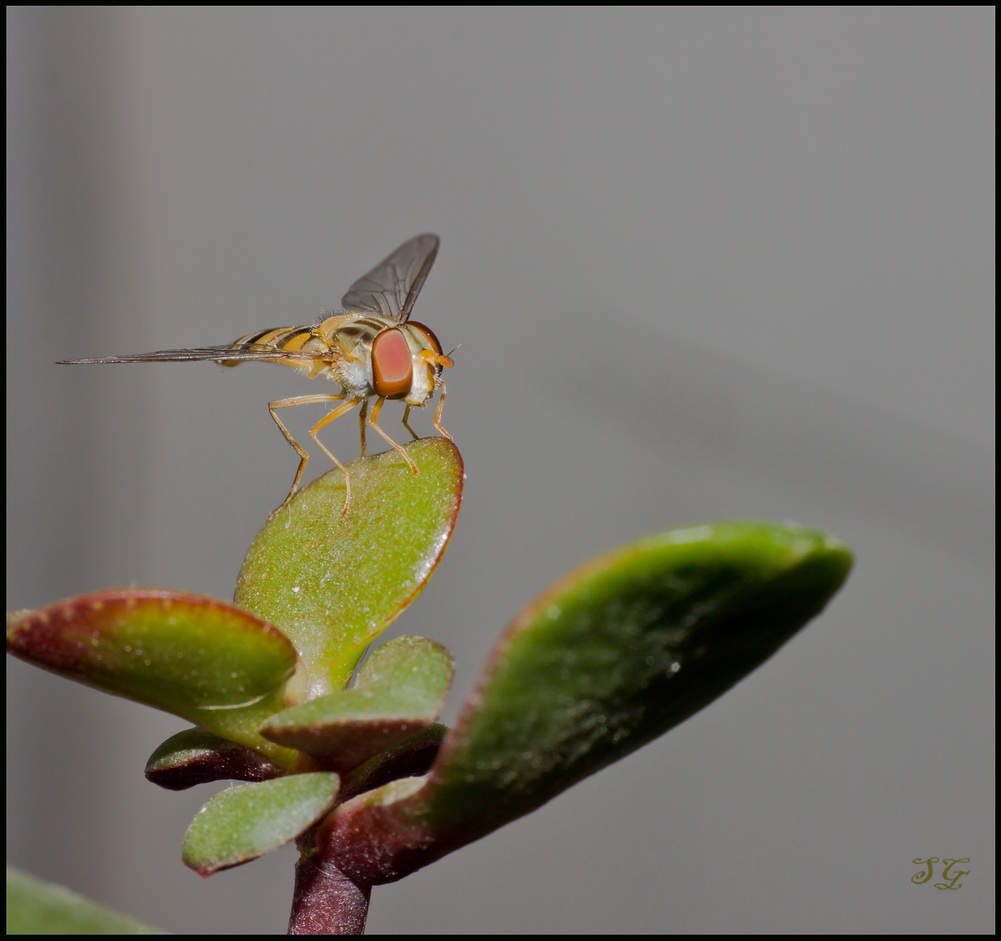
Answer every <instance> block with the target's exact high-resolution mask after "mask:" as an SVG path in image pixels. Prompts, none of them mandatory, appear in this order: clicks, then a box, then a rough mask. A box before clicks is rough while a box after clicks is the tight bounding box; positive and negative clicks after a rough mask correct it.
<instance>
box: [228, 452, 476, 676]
mask: <svg viewBox="0 0 1001 941" xmlns="http://www.w3.org/2000/svg"><path fill="white" fill-rule="evenodd" d="M406 451H407V453H408V454H409V455H410V457H411V458H412V459H413V461H414V462H415V463H416V465H417V467H418V468H419V470H420V473H419V474H418V475H417V476H414V475H413V474H412V473H411V472H410V468H409V467H408V466H407V463H406V461H404V459H403V457H402V456H401V455H399V454H397V453H396V452H395V451H388V452H386V453H384V454H378V455H375V456H373V457H366V458H361V459H359V460H357V461H353V462H352V463H350V464H348V465H347V467H348V471H349V473H350V474H351V494H352V497H351V506H350V509H349V511H348V513H347V514H346V515H345V516H343V517H342V515H341V513H342V510H343V509H344V492H345V488H344V476H343V474H341V472H340V471H337V470H334V471H331V472H330V473H328V474H326V475H325V476H323V477H321V478H319V479H318V480H315V481H313V483H311V484H310V485H309V486H307V487H305V488H304V489H303V490H302V491H301V492H300V493H299V494H297V496H296V497H295V499H294V500H292V502H291V503H290V504H289V505H288V506H286V507H284V508H283V509H282V510H280V511H279V512H278V513H277V514H276V515H275V517H274V519H272V520H271V521H270V522H268V523H267V524H266V525H265V526H264V528H263V529H262V530H261V532H260V533H259V534H258V536H257V538H256V539H255V541H254V543H253V545H252V546H251V547H250V550H249V552H248V553H247V557H246V559H245V561H244V564H243V569H242V571H241V573H240V578H239V580H238V582H237V587H236V596H235V597H236V603H237V604H238V605H240V606H241V607H244V608H246V609H247V610H248V611H253V612H254V613H256V614H257V615H258V616H259V617H261V618H263V619H265V620H267V621H270V622H271V623H273V624H277V625H278V626H279V627H280V628H281V629H282V631H283V632H284V633H285V634H286V635H287V636H288V637H289V639H290V640H291V641H292V642H293V643H294V644H295V646H296V649H297V650H298V651H299V654H300V656H301V657H302V659H303V662H304V664H305V667H304V672H305V678H304V685H305V687H307V688H308V689H309V691H310V695H311V696H317V695H323V694H326V693H330V692H333V691H335V690H339V689H343V688H344V687H345V686H346V684H347V681H348V679H349V677H350V676H351V673H352V671H353V670H354V668H355V666H356V665H357V663H358V661H359V659H360V658H361V656H362V654H363V653H364V652H365V649H366V647H367V646H368V644H369V643H370V642H371V641H372V640H373V639H374V638H375V637H377V636H378V635H379V634H380V633H381V632H382V631H383V630H385V629H386V627H388V626H389V624H390V623H391V622H392V621H393V619H394V618H395V617H396V616H397V614H399V613H400V611H401V610H403V608H405V607H406V606H407V605H408V604H409V603H410V602H411V601H412V600H413V598H414V597H415V596H416V595H417V594H418V593H419V592H420V591H421V589H422V588H423V587H424V585H425V584H426V583H427V581H428V579H429V578H430V577H431V573H432V572H433V571H434V568H435V566H436V565H437V564H438V561H439V560H440V559H441V556H442V554H443V553H444V551H445V547H446V545H447V543H448V540H449V538H450V537H451V535H452V530H453V528H454V526H455V521H456V518H457V516H458V512H459V504H460V502H461V499H462V482H463V469H462V459H461V457H460V456H459V452H458V450H457V449H456V447H455V445H453V444H452V442H450V441H447V440H446V439H444V438H426V439H422V440H420V441H413V442H411V443H410V444H409V445H407V446H406Z"/></svg>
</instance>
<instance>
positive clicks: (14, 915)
mask: <svg viewBox="0 0 1001 941" xmlns="http://www.w3.org/2000/svg"><path fill="white" fill-rule="evenodd" d="M7 934H164V932H162V931H160V930H159V929H157V928H148V927H146V925H142V924H140V923H139V922H138V921H134V920H133V919H131V918H128V917H126V916H125V915H119V914H118V912H113V911H111V910H110V909H107V908H105V907H104V906H103V905H98V904H97V902H92V901H91V900H90V899H86V898H84V897H83V896H82V895H77V894H76V892H71V891H70V890H69V889H64V888H63V887H62V886H58V885H51V884H50V883H47V882H42V881H41V880H39V879H35V878H33V877H32V876H28V875H25V874H24V873H22V872H18V871H17V870H16V869H12V868H11V867H10V866H8V867H7Z"/></svg>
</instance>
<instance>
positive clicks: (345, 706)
mask: <svg viewBox="0 0 1001 941" xmlns="http://www.w3.org/2000/svg"><path fill="white" fill-rule="evenodd" d="M453 669H454V662H453V659H452V655H451V654H450V653H449V652H448V650H446V649H445V648H444V647H443V646H442V645H441V644H437V643H435V642H434V641H432V640H428V639H427V638H426V637H398V638H396V639H395V640H391V641H389V642H388V643H385V644H383V645H382V646H381V647H379V648H377V649H376V650H374V651H373V652H372V654H371V656H369V658H368V659H367V660H366V661H365V663H364V664H363V666H362V668H361V669H360V670H359V671H358V676H357V677H356V679H355V682H354V684H353V686H352V687H351V689H344V690H339V691H337V692H335V693H329V694H328V695H326V696H319V697H317V698H316V699H312V700H310V701H309V702H305V703H303V704H302V705H299V706H293V707H292V708H291V709H286V710H285V711H284V712H279V713H278V714H277V715H274V716H272V717H271V719H270V720H269V721H268V722H267V723H265V725H264V727H263V728H262V729H261V734H262V735H264V736H265V737H266V738H269V739H270V740H271V741H273V742H277V743H278V744H280V745H285V746H287V747H288V748H296V749H299V750H300V751H304V752H306V753H307V754H310V755H314V756H316V757H318V758H320V759H322V762H321V764H322V766H323V767H324V768H327V769H329V770H333V771H339V772H344V771H350V770H351V769H353V768H356V767H358V765H360V764H361V763H362V762H364V761H366V760H367V759H369V758H371V757H372V756H373V755H377V754H378V753H379V752H382V751H385V750H386V749H387V748H391V747H393V746H395V745H398V744H400V743H402V742H404V741H406V740H407V739H409V738H413V737H414V736H415V735H416V734H417V733H418V732H420V731H422V730H423V729H426V728H428V727H429V726H430V725H431V724H432V723H433V722H434V720H435V719H437V718H438V715H439V713H440V712H441V709H442V706H444V704H445V697H446V696H447V695H448V690H449V687H450V686H451V683H452V673H453Z"/></svg>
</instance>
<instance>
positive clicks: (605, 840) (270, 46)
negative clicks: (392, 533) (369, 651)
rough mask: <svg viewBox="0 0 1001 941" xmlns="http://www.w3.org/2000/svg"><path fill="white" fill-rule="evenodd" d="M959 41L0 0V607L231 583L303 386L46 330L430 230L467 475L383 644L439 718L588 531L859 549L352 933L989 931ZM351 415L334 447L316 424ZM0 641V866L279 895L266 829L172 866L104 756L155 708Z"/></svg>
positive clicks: (338, 268) (974, 307)
mask: <svg viewBox="0 0 1001 941" xmlns="http://www.w3.org/2000/svg"><path fill="white" fill-rule="evenodd" d="M994 30H995V21H994V10H993V8H966V9H962V8H957V9H935V8H927V9H926V8H910V9H908V8H900V9H897V8H894V9H875V10H862V9H849V10H845V9H790V10H775V9H719V10H707V9H655V8H642V9H615V10H611V9H600V8H599V9H591V8H576V9H573V8H559V9H541V10H529V9H469V8H467V9H461V8H458V9H452V8H449V9H443V8H434V7H428V8H335V9H280V10H278V9H240V8H234V9H201V10H192V9H179V8H167V9H149V8H145V9H129V8H115V9H111V8H73V9H68V8H23V7H22V8H8V10H7V158H8V164H7V237H8V241H7V262H8V265H7V272H8V275H7V279H8V280H7V305H8V306H7V309H8V316H7V454H8V458H7V509H8V516H7V576H8V579H7V580H8V590H7V605H8V608H23V607H31V606H36V605H40V604H43V603H46V602H51V601H54V600H57V599H59V598H63V597H67V596H70V595H74V594H78V593H82V592H86V591H91V590H96V589H99V588H107V587H112V586H119V585H129V584H138V585H154V586H168V587H175V588H182V589H188V590H192V591H197V592H203V593H206V594H209V595H215V596H219V597H228V596H229V595H230V593H231V591H232V586H233V583H234V580H235V577H236V573H237V571H238V569H239V566H240V562H241V558H242V554H243V552H244V550H245V548H246V546H247V545H248V544H249V542H250V540H251V538H252V537H253V535H254V533H255V532H256V530H257V529H258V528H259V526H260V525H261V524H262V523H263V521H264V519H265V514H266V513H267V511H268V510H270V509H272V508H273V507H274V506H276V505H277V503H278V502H279V501H280V500H281V498H282V497H283V496H284V494H285V492H286V488H287V487H288V484H289V481H290V479H291V475H292V472H293V470H294V466H295V458H294V455H293V454H292V452H291V449H289V448H288V446H287V445H286V444H285V443H284V442H283V441H282V439H281V436H280V435H279V433H278V432H277V430H276V429H275V428H274V426H273V424H272V422H271V419H270V418H269V417H268V414H267V410H266V406H265V403H266V402H267V401H268V400H269V399H274V398H279V397H283V396H288V395H295V394H297V393H303V392H316V391H333V390H332V389H325V388H324V389H320V388H317V387H316V385H315V384H308V383H306V382H305V381H304V380H303V379H301V378H300V377H297V376H296V375H295V374H294V373H292V372H290V371H288V370H282V369H277V368H273V367H270V366H269V367H266V368H265V367H263V366H256V365H248V366H245V367H243V368H241V369H238V370H233V371H230V370H221V369H219V368H217V367H215V366H213V365H211V364H204V363H203V364H188V365H184V364H181V365H170V366H121V367H109V368H98V367H88V368H84V367H79V368H69V367H62V366H55V365H54V361H55V360H57V359H62V358H67V357H77V356H92V355H102V354H109V353H121V352H139V351H146V350H153V349H158V348H164V347H179V346H197V345H202V344H212V343H222V342H227V341H230V340H232V339H233V338H235V337H237V336H241V335H243V334H245V333H247V332H249V331H251V330H254V329H257V328H264V327H272V326H283V325H288V324H299V323H307V322H310V321H312V319H313V318H314V317H315V316H316V315H317V314H318V313H319V312H320V310H321V309H322V308H331V307H334V306H336V305H337V304H338V301H339V298H340V296H341V294H343V292H344V291H345V290H346V289H347V287H348V286H349V285H350V283H351V282H352V281H353V280H354V279H355V278H357V277H358V276H359V275H361V274H362V273H364V272H365V271H366V270H368V268H370V267H371V266H372V265H374V264H375V263H376V262H378V261H379V260H380V259H381V258H383V257H384V256H385V255H386V254H387V253H388V252H389V251H390V250H391V249H393V248H394V247H395V246H396V245H398V244H399V243H400V242H402V241H404V240H405V239H407V238H409V237H410V236H412V235H415V234H417V233H419V232H423V231H433V232H437V233H438V234H439V235H440V236H441V238H442V250H441V252H440V254H439V257H438V261H437V263H436V265H435V268H434V270H433V272H432V273H431V277H430V278H429V279H428V282H427V285H426V286H425V288H424V291H423V294H422V295H421V298H420V301H419V304H418V306H417V310H416V317H417V319H420V320H422V321H425V322H427V323H428V324H429V325H431V326H432V327H433V329H434V330H435V331H436V332H437V333H438V335H439V336H440V337H441V339H442V342H443V343H444V344H445V346H446V349H449V348H451V347H452V346H455V345H457V344H461V348H460V349H459V351H458V353H457V354H456V361H457V364H456V368H455V369H454V370H453V371H452V372H451V373H450V374H449V376H448V382H449V400H448V404H447V406H446V408H445V414H444V421H445V424H446V426H447V427H448V428H449V430H450V431H451V432H452V433H453V434H454V435H455V437H456V440H457V442H458V443H459V445H460V447H461V448H462V452H463V455H464V457H465V461H466V468H467V474H468V484H467V489H466V496H465V504H464V507H463V511H462V517H461V519H460V521H459V526H458V529H457V531H456V534H455V537H454V540H453V543H452V546H451V551H450V552H449V554H448V556H447V557H446V559H445V561H444V563H443V564H442V566H441V567H440V569H439V570H438V572H437V574H436V575H435V578H434V580H433V582H432V584H431V585H430V587H429V588H428V589H427V591H426V592H425V593H424V594H423V595H422V596H421V598H420V599H418V601H417V602H416V603H415V604H414V605H413V607H412V608H411V609H410V610H408V611H407V612H406V613H405V614H404V615H403V616H402V617H401V618H400V620H399V621H397V623H396V624H395V625H394V626H393V628H392V629H391V631H390V633H389V634H388V635H387V636H395V635H396V634H399V633H416V634H425V635H427V636H430V637H433V638H435V639H437V640H439V641H441V642H443V643H445V644H446V645H447V646H449V647H450V648H451V649H452V650H453V651H454V653H455V654H456V658H457V661H458V673H457V678H456V689H455V692H454V696H453V703H452V705H451V706H450V707H449V711H448V713H447V715H446V718H447V719H450V718H452V717H454V715H455V711H456V707H457V704H458V702H459V701H460V700H461V698H462V697H463V696H464V695H465V694H466V692H467V691H468V689H469V688H470V686H471V684H472V682H473V680H474V677H475V675H476V671H477V669H478V665H479V663H480V662H481V661H482V660H483V658H484V657H485V655H486V653H487V651H488V650H489V648H490V646H491V644H492V643H493V640H494V639H495V637H496V636H497V634H498V633H499V631H500V630H501V629H502V628H503V626H504V625H505V623H506V622H507V621H508V620H509V619H510V618H511V617H512V616H513V615H514V614H515V613H516V612H517V611H518V610H519V609H520V607H521V606H522V605H523V604H525V603H527V602H528V601H529V600H530V599H531V598H532V597H533V596H534V595H536V594H537V593H538V592H540V591H541V590H542V589H544V588H545V587H546V586H547V585H548V584H549V583H550V582H551V581H552V580H554V579H555V578H557V577H558V576H560V575H562V574H563V573H565V572H566V571H567V570H569V569H570V568H572V567H574V566H576V565H577V564H579V563H581V562H583V561H585V560H586V559H587V558H589V557H590V556H592V555H595V554H597V553H599V552H602V551H604V550H605V549H607V548H610V547H611V546H614V545H616V544H621V543H623V542H627V541H630V540H632V539H634V538H636V537H638V536H640V535H643V534H646V533H649V532H653V531H657V530H662V529H668V528H671V527H675V526H681V525H685V524H689V523H694V522H700V521H704V520H710V519H726V518H736V517H741V518H742V517H752V518H775V519H785V518H792V519H796V520H798V521H800V522H802V523H804V524H808V525H811V526H815V527H818V528H822V529H826V530H828V531H830V532H832V533H834V534H836V535H838V536H840V537H841V538H842V539H844V540H845V541H846V542H847V543H849V544H850V545H851V546H852V547H853V548H854V549H855V551H856V553H857V563H856V568H855V571H854V573H853V574H852V576H851V578H850V579H849V581H848V583H847V585H846V587H845V588H844V590H843V591H842V593H841V594H840V595H839V596H837V597H836V598H835V599H834V601H833V603H832V604H831V605H830V608H829V609H828V611H827V612H826V613H825V614H824V615H823V616H822V617H821V618H819V619H818V620H817V621H815V622H814V623H812V624H811V625H810V626H809V627H808V628H807V629H806V630H805V631H804V632H803V633H802V634H801V635H800V636H798V637H797V638H796V639H794V640H793V641H792V642H791V643H790V644H789V645H788V646H787V647H785V648H784V649H783V650H781V651H780V652H779V653H778V655H776V656H775V658H774V659H773V660H771V661H770V662H768V663H767V664H766V665H765V666H763V667H762V668H761V669H760V670H759V671H757V672H756V673H755V674H753V675H752V676H751V677H749V678H748V679H746V680H745V681H743V682H742V683H741V684H740V685H739V686H738V687H736V688H735V689H734V690H732V691H731V692H730V693H728V694H727V695H726V696H725V697H723V698H722V699H721V700H719V701H718V702H717V703H715V704H713V705H712V706H711V707H709V708H708V709H706V710H705V711H704V712H702V713H700V714H699V715H698V716H696V717H695V718H693V719H691V720H690V721H688V722H687V723H686V724H684V725H683V726H681V727H679V728H678V729H676V730H675V731H673V732H672V733H671V734H670V735H668V736H666V737H665V738H663V739H661V740H659V741H657V742H655V743H653V744H651V745H649V746H647V747H646V748H644V749H642V750H641V751H640V752H638V753H637V754H635V755H633V756H631V757H630V758H628V759H627V760H625V761H623V762H621V763H620V764H618V765H616V766H613V767H612V768H609V769H607V770H605V771H603V772H602V773H600V774H598V775H596V776H595V777H593V778H591V779H589V780H587V781H586V782H584V783H582V784H580V785H578V786H577V787H576V788H574V789H573V790H571V791H570V792H568V793H566V794H564V795H563V796H561V797H560V798H558V799H557V800H555V801H554V802H552V803H551V804H549V805H547V806H546V807H544V808H542V809H541V810H539V811H538V812H536V813H535V814H533V815H531V816H530V817H527V818H524V819H522V820H520V821H518V822H516V823H514V824H512V825H510V826H508V827H506V828H505V829H503V830H502V831H500V832H498V833H496V834H494V835H493V836H491V837H489V838H487V839H484V840H482V841H481V842H479V843H476V844H474V845H472V846H470V847H468V848H466V849H463V850H461V851H460V852H458V853H455V854H454V855H452V856H450V857H448V858H447V859H445V860H443V861H442V862H440V863H438V864H436V865H434V866H433V867H431V868H429V869H426V870H424V871H422V872H420V873H418V874H416V875H414V876H412V877H410V878H408V879H406V880H405V881H403V882H401V883H399V884H397V885H394V886H387V887H383V888H377V889H375V891H374V893H373V902H372V909H371V916H370V920H369V927H370V930H371V931H373V932H401V933H402V932H407V933H424V932H442V933H449V932H466V931H468V932H476V933H479V932H501V931H505V932H554V933H555V932H577V933H589V932H608V931H613V930H614V931H623V932H823V933H837V932H863V931H866V932H901V933H904V932H906V933H912V932H913V933H920V932H957V933H959V932H983V931H992V930H993V901H994V897H993V885H994V871H993V858H994V856H993V832H994V826H993V822H994V821H993V818H994V810H993V808H994V797H993V793H994V787H993V767H994V761H993V726H994V721H993V635H994V627H993V625H994V589H993V583H994V558H993V556H994V551H993V550H994V270H993V269H994V251H995V248H994V198H995V194H994ZM302 411H303V412H306V411H308V410H307V409H303V410H302ZM398 412H399V407H398V406H393V405H390V406H388V407H387V409H386V412H385V413H384V416H385V417H384V421H383V424H384V426H385V427H386V428H387V429H389V430H390V431H393V430H394V429H399V427H400V426H399V425H398V424H396V422H397V417H398ZM317 417H319V415H318V414H316V415H313V417H312V419H310V418H309V417H308V416H303V417H301V418H296V419H294V421H293V427H294V428H298V429H300V431H301V430H303V429H305V427H306V426H307V424H308V423H309V422H310V421H314V420H316V418H317ZM429 418H430V416H428V415H424V414H421V415H418V416H417V422H418V426H417V427H418V429H419V430H421V431H423V432H424V433H431V432H432V429H431V425H430V420H429ZM296 421H298V422H300V423H299V424H295V422H296ZM338 426H340V423H338ZM356 427H357V426H356V425H355V423H354V422H353V421H345V422H344V424H343V426H340V427H336V426H335V427H334V428H332V429H330V430H329V431H328V432H327V433H326V438H325V440H327V441H328V443H330V445H331V447H332V448H333V449H334V450H335V451H337V452H338V453H340V454H342V455H344V456H345V457H350V456H352V453H353V450H354V448H356V446H357V444H356ZM403 437H405V435H404V436H403ZM327 469H328V467H327V465H325V463H324V461H323V460H322V456H320V457H318V458H317V459H316V460H315V461H314V462H313V464H311V465H310V475H311V476H312V475H315V474H318V473H319V472H321V471H325V470H327ZM7 676H8V700H7V702H8V765H7V768H8V772H7V773H8V785H7V799H8V830H7V851H8V860H9V861H10V862H12V863H15V864H17V865H19V866H22V867H23V868H25V869H27V870H28V871H30V872H32V873H35V874H36V875H39V876H41V877H44V878H48V879H51V880H55V881H58V882H62V883H64V884H66V885H68V886H70V887H71V888H74V889H76V890H78V891H81V892H84V893H87V894H89V895H91V896H93V897H96V898H97V899H100V900H102V901H104V902H106V903H108V904H110V905H113V906H116V907H118V908H120V909H121V910H124V911H126V912H128V913H130V914H132V915H135V916H137V917H139V918H141V919H144V920H146V921H148V922H150V923H152V924H155V925H159V926H161V927H164V928H167V929H170V930H172V931H177V932H200V931H210V932H232V933H238V932H239V933H258V932H281V931H283V930H284V928H285V925H286V920H287V917H288V908H289V900H290V892H291V886H292V861H293V858H294V853H293V852H292V850H291V849H289V848H286V849H285V850H284V851H282V852H280V853H277V854H274V855H273V856H271V857H268V858H265V859H263V860H260V861H257V862H255V863H252V864H250V865H248V866H244V867H241V868H239V869H236V870H233V871H230V872H225V873H222V874H219V875H217V876H215V877H213V878H212V879H209V880H202V879H200V878H198V877H197V876H195V875H194V874H192V873H191V872H189V871H188V870H187V869H185V868H184V867H183V866H182V864H181V862H180V843H181V838H182V835H183V833H184V830H185V828H186V826H187V824H188V822H189V820H190V818H191V817H192V816H193V814H194V813H195V811H196V810H197V809H198V807H199V806H200V805H201V804H202V803H203V802H204V800H205V799H206V798H207V797H208V796H209V795H210V793H211V789H209V788H198V789H195V790H193V791H189V792H186V793H180V794H174V793H169V792H166V791H161V790H159V789H157V788H155V787H154V786H152V785H150V784H148V783H146V782H145V780H144V778H143V775H142V769H143V765H144V763H145V760H146V758H147V756H148V754H149V753H150V752H151V751H152V750H153V748H154V747H155V746H156V745H157V744H158V743H159V742H160V741H161V740H162V739H163V738H165V737H166V736H167V735H169V734H172V733H173V732H175V731H177V730H179V729H180V728H183V727H184V726H185V723H183V722H181V721H180V720H175V719H173V718H171V717H170V716H165V715H161V714H158V713H155V712H153V711H152V710H149V709H146V708H143V707H141V706H138V705H135V704H132V703H128V702H125V701H122V700H115V699H112V698H110V697H107V696H103V695H101V694H98V693H95V692H92V691H90V690H87V689H84V688H82V687H81V688H75V687H74V686H73V684H70V683H66V682H64V681H62V680H59V679H57V678H54V677H50V676H48V675H47V674H44V673H42V672H41V671H38V670H34V669H32V668H29V667H28V666H26V665H24V664H22V663H19V662H10V663H8V674H7ZM928 856H939V857H964V856H965V857H970V859H971V862H970V863H969V864H968V865H966V866H964V867H963V868H965V869H969V870H970V874H969V875H968V876H967V877H965V878H964V880H963V882H964V885H963V888H962V889H961V890H959V891H952V892H948V891H944V892H943V891H936V890H934V889H933V888H932V886H931V885H925V886H916V885H914V884H912V883H911V882H910V877H911V875H912V873H913V872H915V871H916V869H917V868H919V867H916V866H914V865H913V864H912V859H914V858H916V857H922V858H923V857H928Z"/></svg>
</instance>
